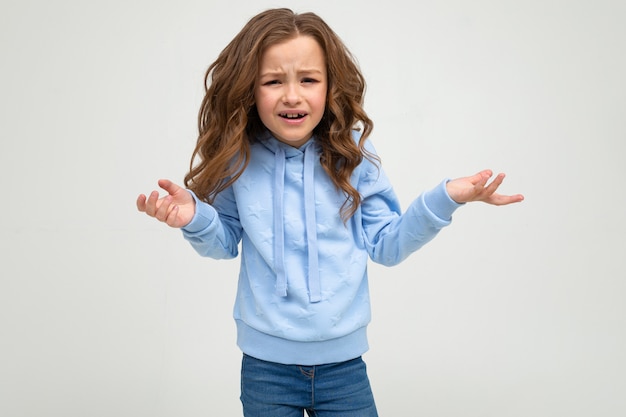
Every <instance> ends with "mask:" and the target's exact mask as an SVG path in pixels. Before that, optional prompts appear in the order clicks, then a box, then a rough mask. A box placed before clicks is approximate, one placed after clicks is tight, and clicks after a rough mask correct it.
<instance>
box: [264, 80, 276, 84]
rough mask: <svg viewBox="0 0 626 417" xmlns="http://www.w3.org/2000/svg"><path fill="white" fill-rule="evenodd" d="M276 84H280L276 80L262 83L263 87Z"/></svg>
mask: <svg viewBox="0 0 626 417" xmlns="http://www.w3.org/2000/svg"><path fill="white" fill-rule="evenodd" d="M276 84H280V81H278V80H269V81H265V82H264V83H263V85H276Z"/></svg>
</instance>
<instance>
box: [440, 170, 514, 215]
mask: <svg viewBox="0 0 626 417" xmlns="http://www.w3.org/2000/svg"><path fill="white" fill-rule="evenodd" d="M492 176H493V172H492V171H491V170H489V169H486V170H484V171H480V172H479V173H478V174H475V175H472V176H470V177H463V178H457V179H454V180H451V181H448V183H447V184H446V188H447V190H448V195H450V198H452V199H453V200H454V201H456V202H457V203H469V202H471V201H482V202H485V203H487V204H493V205H496V206H504V205H507V204H511V203H519V202H520V201H522V200H524V196H523V195H522V194H514V195H502V194H498V193H496V191H497V189H498V187H499V186H500V184H502V181H503V180H504V174H498V175H497V176H496V178H495V179H494V180H493V181H492V182H491V183H490V184H487V181H489V178H491V177H492Z"/></svg>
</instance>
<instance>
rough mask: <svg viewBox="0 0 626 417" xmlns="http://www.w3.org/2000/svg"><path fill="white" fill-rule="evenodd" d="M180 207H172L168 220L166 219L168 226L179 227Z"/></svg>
mask: <svg viewBox="0 0 626 417" xmlns="http://www.w3.org/2000/svg"><path fill="white" fill-rule="evenodd" d="M178 210H179V208H178V206H174V207H172V209H171V210H170V212H169V214H168V215H167V218H166V219H165V223H167V225H168V226H170V227H178V224H177V222H178Z"/></svg>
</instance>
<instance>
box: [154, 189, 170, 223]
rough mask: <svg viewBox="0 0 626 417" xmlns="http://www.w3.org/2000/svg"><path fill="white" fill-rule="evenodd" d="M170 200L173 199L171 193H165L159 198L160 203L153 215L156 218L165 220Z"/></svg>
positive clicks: (168, 211)
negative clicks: (165, 194)
mask: <svg viewBox="0 0 626 417" xmlns="http://www.w3.org/2000/svg"><path fill="white" fill-rule="evenodd" d="M172 201H173V198H172V196H171V195H167V196H165V197H163V198H162V199H161V200H160V204H159V206H158V208H157V210H156V212H155V217H156V218H157V219H158V220H160V221H162V222H165V221H166V219H167V215H168V214H169V213H170V211H171V209H172Z"/></svg>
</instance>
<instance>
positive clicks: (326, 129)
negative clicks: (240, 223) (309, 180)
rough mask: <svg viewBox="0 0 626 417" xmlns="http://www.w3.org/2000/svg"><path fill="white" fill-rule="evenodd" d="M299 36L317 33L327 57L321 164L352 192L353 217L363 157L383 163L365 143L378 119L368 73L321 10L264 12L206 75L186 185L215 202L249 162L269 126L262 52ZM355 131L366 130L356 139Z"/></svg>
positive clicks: (348, 208) (344, 213) (318, 133)
mask: <svg viewBox="0 0 626 417" xmlns="http://www.w3.org/2000/svg"><path fill="white" fill-rule="evenodd" d="M297 36H310V37H312V38H313V39H315V40H316V41H317V42H318V43H319V45H320V47H321V48H322V51H323V52H324V55H325V58H326V70H327V79H328V91H327V95H326V106H325V112H324V115H323V117H322V120H321V121H320V123H319V124H318V125H317V126H316V127H315V129H314V132H313V133H314V135H315V137H316V140H317V142H318V143H319V144H320V145H321V155H320V163H321V165H322V166H323V167H324V169H325V171H326V172H327V173H328V175H329V176H330V178H331V180H332V181H333V183H334V184H335V186H336V187H337V189H339V190H342V191H343V193H344V194H345V195H346V201H345V202H344V204H343V206H342V207H341V210H340V212H341V213H340V214H341V217H342V218H343V219H344V221H345V220H347V219H348V218H350V217H351V216H352V215H353V214H354V213H355V211H356V210H357V208H358V206H359V205H360V204H361V195H360V194H359V193H358V191H357V190H356V189H355V188H354V187H353V186H352V184H350V176H351V174H352V172H353V171H354V169H355V168H356V167H357V166H358V165H359V164H360V163H361V162H362V160H363V158H367V159H369V160H371V161H376V162H378V158H377V157H376V156H375V155H373V154H371V153H369V152H368V151H367V150H366V149H365V140H366V139H367V137H368V136H369V134H370V133H371V131H372V128H373V122H372V121H371V120H370V119H369V117H368V116H367V114H366V112H365V110H364V109H363V100H364V94H365V88H366V85H365V79H364V77H363V75H362V73H361V71H360V69H359V66H358V64H357V62H356V60H355V58H354V57H353V55H352V54H351V53H350V52H349V51H348V49H347V48H346V46H345V45H344V43H343V42H342V41H341V39H340V38H339V36H337V34H336V33H335V32H334V31H333V30H332V29H331V28H330V27H329V26H328V25H327V24H326V23H325V22H324V21H323V20H322V19H321V18H320V17H319V16H317V15H316V14H314V13H301V14H296V13H294V12H293V11H292V10H290V9H286V8H279V9H271V10H266V11H264V12H261V13H260V14H258V15H256V16H254V17H253V18H252V19H250V20H249V21H248V23H247V24H246V25H245V26H244V27H243V29H242V30H241V31H240V32H239V33H238V34H237V35H236V36H235V37H234V38H233V40H232V41H231V42H230V43H229V44H228V45H227V46H226V48H224V50H223V51H222V52H221V53H220V55H219V56H218V58H217V60H215V62H213V63H212V64H211V65H210V66H209V68H208V70H207V72H206V75H205V79H204V84H205V96H204V99H203V100H202V105H201V108H200V111H199V115H198V130H199V136H198V140H197V144H196V147H195V149H194V151H193V155H192V157H191V162H190V170H189V172H188V173H187V175H186V176H185V186H186V187H187V188H189V189H190V190H192V191H193V192H194V193H195V194H196V195H197V196H198V197H199V198H200V199H202V200H203V201H206V202H207V203H211V202H213V200H214V199H215V196H216V195H217V194H219V193H220V192H221V191H223V190H224V189H226V188H227V187H229V186H230V185H231V184H232V183H233V182H234V181H236V180H237V178H238V177H239V176H240V175H241V173H242V172H243V170H244V169H245V168H246V166H247V164H248V161H249V156H250V143H251V141H253V140H255V139H254V138H255V137H256V136H257V135H259V134H260V133H261V132H263V131H264V130H265V129H266V128H265V126H263V124H262V122H261V119H260V117H259V115H258V112H257V109H256V105H255V102H254V91H255V86H256V80H257V77H258V75H257V72H258V68H259V62H260V60H261V57H262V54H263V53H264V52H265V51H266V50H267V48H269V47H270V46H273V45H276V44H279V43H282V42H285V41H287V40H290V39H293V38H295V37H297ZM354 129H360V130H362V134H361V138H360V140H359V142H358V143H355V141H354V139H353V137H352V131H353V130H354Z"/></svg>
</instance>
